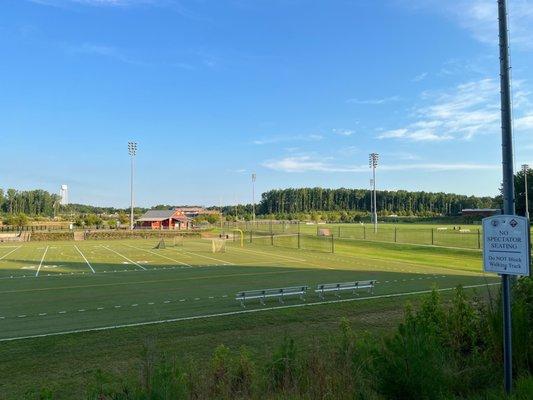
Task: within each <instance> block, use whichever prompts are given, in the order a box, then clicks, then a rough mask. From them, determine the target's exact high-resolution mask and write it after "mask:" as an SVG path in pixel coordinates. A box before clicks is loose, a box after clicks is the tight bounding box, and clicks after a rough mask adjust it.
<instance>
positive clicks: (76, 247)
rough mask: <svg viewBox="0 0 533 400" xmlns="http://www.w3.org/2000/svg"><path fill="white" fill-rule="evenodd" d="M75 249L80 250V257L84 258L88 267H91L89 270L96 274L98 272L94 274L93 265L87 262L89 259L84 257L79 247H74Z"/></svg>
mask: <svg viewBox="0 0 533 400" xmlns="http://www.w3.org/2000/svg"><path fill="white" fill-rule="evenodd" d="M74 247H75V248H76V250H78V253H80V255H81V256H82V257H83V259H84V260H85V262H86V263H87V265H88V266H89V268H90V269H91V271H93V274H95V273H96V272H94V269H93V267H92V266H91V264H90V263H89V261H87V259H86V258H85V256H84V255H83V253H82V252H81V250H80V249H79V248H78V246H76V245H74ZM104 272H105V271H104Z"/></svg>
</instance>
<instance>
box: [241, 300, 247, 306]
mask: <svg viewBox="0 0 533 400" xmlns="http://www.w3.org/2000/svg"><path fill="white" fill-rule="evenodd" d="M241 307H242V308H246V304H245V301H244V300H241Z"/></svg>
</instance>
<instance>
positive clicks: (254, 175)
mask: <svg viewBox="0 0 533 400" xmlns="http://www.w3.org/2000/svg"><path fill="white" fill-rule="evenodd" d="M256 178H257V175H256V174H255V172H254V173H253V174H252V226H253V227H254V226H255V180H256Z"/></svg>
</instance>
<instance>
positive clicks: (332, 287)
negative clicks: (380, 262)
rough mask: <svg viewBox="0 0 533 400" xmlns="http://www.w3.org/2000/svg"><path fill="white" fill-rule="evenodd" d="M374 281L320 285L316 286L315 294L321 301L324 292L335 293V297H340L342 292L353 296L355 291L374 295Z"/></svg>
mask: <svg viewBox="0 0 533 400" xmlns="http://www.w3.org/2000/svg"><path fill="white" fill-rule="evenodd" d="M375 284H376V281H375V280H367V281H355V282H341V283H322V284H320V285H317V286H316V290H315V293H318V295H319V296H320V298H321V299H323V298H324V293H326V292H336V293H337V297H340V292H341V291H342V290H351V291H352V293H354V294H355V291H356V290H359V289H368V290H369V292H370V293H372V294H373V293H374V285H375Z"/></svg>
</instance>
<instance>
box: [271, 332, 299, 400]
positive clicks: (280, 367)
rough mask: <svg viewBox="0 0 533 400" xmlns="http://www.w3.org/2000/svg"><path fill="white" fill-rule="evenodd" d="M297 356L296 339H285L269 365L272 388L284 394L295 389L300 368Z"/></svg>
mask: <svg viewBox="0 0 533 400" xmlns="http://www.w3.org/2000/svg"><path fill="white" fill-rule="evenodd" d="M296 355H297V351H296V345H295V343H294V339H292V338H287V337H285V338H284V339H283V342H282V343H281V345H280V347H279V348H278V349H277V350H276V351H275V352H274V354H273V355H272V360H271V362H270V364H269V365H268V376H269V383H270V386H271V387H272V388H274V389H276V390H281V391H283V392H288V391H291V390H293V389H294V386H295V383H296V375H297V367H298V365H297V359H296Z"/></svg>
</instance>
